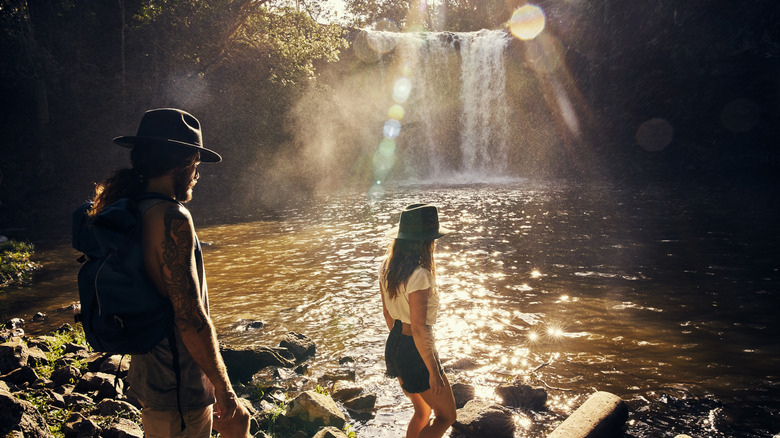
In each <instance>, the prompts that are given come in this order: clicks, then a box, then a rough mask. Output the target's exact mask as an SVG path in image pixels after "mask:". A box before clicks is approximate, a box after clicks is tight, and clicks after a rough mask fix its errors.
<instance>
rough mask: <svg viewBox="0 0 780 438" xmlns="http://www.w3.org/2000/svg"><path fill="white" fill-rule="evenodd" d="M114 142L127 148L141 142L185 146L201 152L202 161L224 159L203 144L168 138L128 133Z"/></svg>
mask: <svg viewBox="0 0 780 438" xmlns="http://www.w3.org/2000/svg"><path fill="white" fill-rule="evenodd" d="M114 143H116V144H118V145H119V146H122V147H126V148H132V147H133V146H135V145H136V144H139V143H145V144H156V145H168V146H177V147H185V148H188V149H194V150H197V151H198V152H200V161H201V163H219V162H220V161H222V156H221V155H219V154H218V153H216V152H214V151H212V150H211V149H206V148H204V147H203V146H198V145H196V144H191V143H184V142H182V141H176V140H169V139H166V138H159V137H137V136H131V135H126V136H122V137H116V138H115V139H114Z"/></svg>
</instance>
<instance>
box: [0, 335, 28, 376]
mask: <svg viewBox="0 0 780 438" xmlns="http://www.w3.org/2000/svg"><path fill="white" fill-rule="evenodd" d="M29 355H30V353H29V351H28V348H27V345H25V343H24V342H22V340H21V338H13V339H11V340H10V341H7V342H3V343H2V344H0V374H6V373H8V372H11V371H13V370H15V369H17V368H21V367H23V366H25V365H27V357H28V356H29Z"/></svg>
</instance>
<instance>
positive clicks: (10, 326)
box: [5, 318, 24, 329]
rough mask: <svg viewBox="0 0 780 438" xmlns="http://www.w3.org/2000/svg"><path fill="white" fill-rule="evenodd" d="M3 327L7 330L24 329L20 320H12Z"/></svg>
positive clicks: (22, 321)
mask: <svg viewBox="0 0 780 438" xmlns="http://www.w3.org/2000/svg"><path fill="white" fill-rule="evenodd" d="M5 327H6V328H8V329H17V328H22V327H24V320H23V319H22V318H12V319H10V320H9V321H8V322H6V323H5Z"/></svg>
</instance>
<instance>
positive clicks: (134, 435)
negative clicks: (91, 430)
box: [100, 418, 144, 438]
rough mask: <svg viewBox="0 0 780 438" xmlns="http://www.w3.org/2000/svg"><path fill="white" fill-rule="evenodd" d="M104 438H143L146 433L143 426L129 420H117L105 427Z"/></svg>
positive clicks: (102, 435)
mask: <svg viewBox="0 0 780 438" xmlns="http://www.w3.org/2000/svg"><path fill="white" fill-rule="evenodd" d="M100 436H101V437H104V438H143V437H144V431H143V429H141V426H140V425H138V423H136V422H134V421H130V420H128V419H127V418H115V419H114V420H113V421H111V422H110V423H108V424H107V425H105V426H103V433H102V434H101V435H100Z"/></svg>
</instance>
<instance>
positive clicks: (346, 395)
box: [330, 380, 363, 402]
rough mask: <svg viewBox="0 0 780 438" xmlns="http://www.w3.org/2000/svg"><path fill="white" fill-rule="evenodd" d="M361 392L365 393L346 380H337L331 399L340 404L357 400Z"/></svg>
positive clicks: (331, 392) (332, 389)
mask: <svg viewBox="0 0 780 438" xmlns="http://www.w3.org/2000/svg"><path fill="white" fill-rule="evenodd" d="M361 392H363V388H361V387H359V386H357V385H355V384H354V383H352V382H349V381H346V380H337V381H336V383H334V384H333V386H332V387H331V390H330V394H331V397H333V398H334V399H336V400H338V401H340V402H343V401H345V400H349V399H351V398H355V397H357V396H358V395H359V394H360V393H361Z"/></svg>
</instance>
